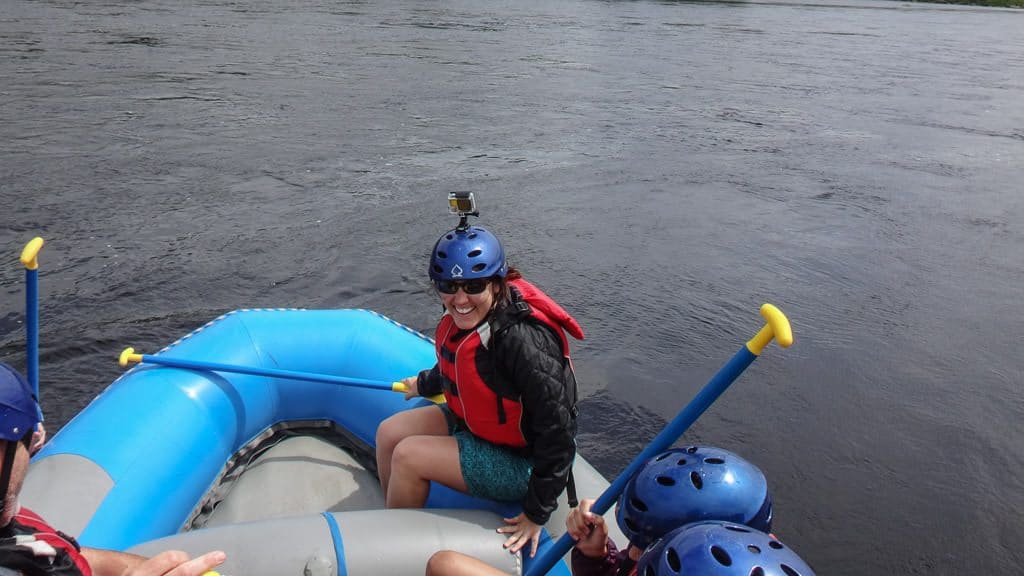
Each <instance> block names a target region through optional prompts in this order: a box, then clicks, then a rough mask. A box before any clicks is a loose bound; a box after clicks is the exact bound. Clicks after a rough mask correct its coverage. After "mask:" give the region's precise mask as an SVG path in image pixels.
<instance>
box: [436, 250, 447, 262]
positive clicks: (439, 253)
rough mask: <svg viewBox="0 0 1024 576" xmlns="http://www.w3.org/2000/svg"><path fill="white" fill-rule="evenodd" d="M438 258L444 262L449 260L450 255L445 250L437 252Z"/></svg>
mask: <svg viewBox="0 0 1024 576" xmlns="http://www.w3.org/2000/svg"><path fill="white" fill-rule="evenodd" d="M437 257H438V258H440V259H442V260H444V259H446V258H448V253H447V252H445V251H444V250H438V251H437Z"/></svg>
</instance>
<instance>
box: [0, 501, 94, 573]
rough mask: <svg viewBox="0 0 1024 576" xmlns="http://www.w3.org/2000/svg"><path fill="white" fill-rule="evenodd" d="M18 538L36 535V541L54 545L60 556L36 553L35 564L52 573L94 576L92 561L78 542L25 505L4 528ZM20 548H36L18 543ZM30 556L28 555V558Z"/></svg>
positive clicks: (28, 544)
mask: <svg viewBox="0 0 1024 576" xmlns="http://www.w3.org/2000/svg"><path fill="white" fill-rule="evenodd" d="M4 531H5V532H9V533H11V534H12V535H16V536H32V537H34V539H35V540H36V542H37V543H38V542H45V543H46V544H48V545H50V546H52V547H53V548H54V549H55V550H56V552H57V554H56V556H55V557H54V556H46V555H40V554H39V553H36V559H35V564H36V565H37V566H39V567H41V568H42V569H43V570H45V571H46V572H47V573H49V574H61V575H64V574H69V575H70V574H81V576H92V569H91V568H90V567H89V562H88V561H86V559H85V557H84V556H82V552H81V550H80V549H79V547H78V542H75V539H74V538H72V537H70V536H68V535H66V534H64V533H63V532H60V531H58V530H56V529H54V528H53V527H51V526H50V525H49V524H47V523H46V522H45V521H44V520H43V519H42V518H40V517H39V515H38V514H36V513H35V512H33V511H31V510H29V509H28V508H25V507H24V506H22V508H21V510H20V511H19V512H18V513H17V514H16V515H15V516H14V519H13V520H11V523H10V524H8V525H7V527H6V528H5V529H4ZM18 545H19V546H20V547H25V546H28V547H29V548H32V547H33V546H32V543H31V542H18ZM26 556H27V555H26Z"/></svg>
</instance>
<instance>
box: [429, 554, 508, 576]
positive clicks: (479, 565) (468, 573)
mask: <svg viewBox="0 0 1024 576" xmlns="http://www.w3.org/2000/svg"><path fill="white" fill-rule="evenodd" d="M427 576H506V574H505V573H504V572H502V571H501V570H498V569H497V568H495V567H493V566H491V565H490V564H487V563H486V562H484V561H482V560H478V559H476V558H474V557H472V556H467V555H465V554H462V553H460V552H455V551H452V550H441V551H440V552H435V553H434V555H433V556H431V557H430V560H428V561H427Z"/></svg>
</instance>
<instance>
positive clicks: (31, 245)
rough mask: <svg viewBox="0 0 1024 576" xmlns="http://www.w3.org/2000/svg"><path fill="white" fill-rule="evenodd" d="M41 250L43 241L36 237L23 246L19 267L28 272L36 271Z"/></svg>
mask: <svg viewBox="0 0 1024 576" xmlns="http://www.w3.org/2000/svg"><path fill="white" fill-rule="evenodd" d="M42 249H43V239H42V238H40V237H38V236H36V237H35V238H33V239H31V240H29V242H28V244H25V249H24V250H22V251H21V265H22V266H24V267H25V268H26V269H28V270H36V269H37V268H39V260H38V259H37V257H38V256H39V251H40V250H42Z"/></svg>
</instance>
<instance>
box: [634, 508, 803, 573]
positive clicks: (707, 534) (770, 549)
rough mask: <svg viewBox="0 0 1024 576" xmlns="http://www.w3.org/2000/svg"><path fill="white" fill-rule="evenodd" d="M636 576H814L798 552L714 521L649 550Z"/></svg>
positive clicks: (683, 531) (766, 537)
mask: <svg viewBox="0 0 1024 576" xmlns="http://www.w3.org/2000/svg"><path fill="white" fill-rule="evenodd" d="M636 573H637V576H689V575H697V574H699V575H700V576H750V575H752V574H756V575H757V576H814V571H813V570H811V567H810V566H808V565H807V563H806V562H804V561H803V560H801V559H800V557H799V556H797V555H796V553H795V552H793V551H792V550H790V549H789V548H787V547H786V546H785V545H784V544H783V543H782V542H779V541H778V540H776V539H775V538H774V537H772V536H769V535H767V534H765V533H764V532H760V531H758V530H754V529H752V528H750V527H748V526H744V525H742V524H734V523H732V522H722V521H718V520H711V521H706V522H697V523H695V524H687V525H686V526H683V527H681V528H677V529H676V530H673V531H672V532H669V533H668V534H666V535H665V537H664V538H662V539H661V540H658V541H657V542H655V544H654V545H653V546H651V547H650V548H648V549H647V550H646V551H645V552H644V553H643V555H642V556H640V561H639V562H638V563H637V572H636Z"/></svg>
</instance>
